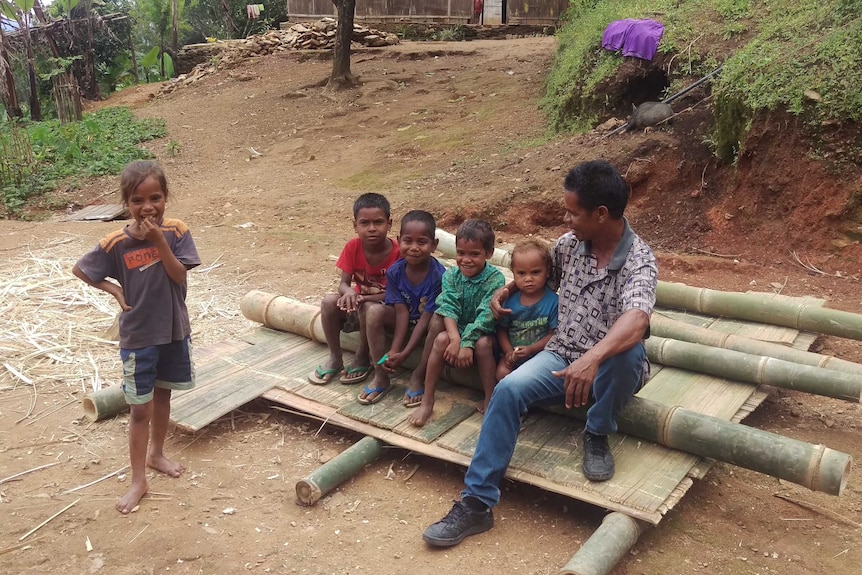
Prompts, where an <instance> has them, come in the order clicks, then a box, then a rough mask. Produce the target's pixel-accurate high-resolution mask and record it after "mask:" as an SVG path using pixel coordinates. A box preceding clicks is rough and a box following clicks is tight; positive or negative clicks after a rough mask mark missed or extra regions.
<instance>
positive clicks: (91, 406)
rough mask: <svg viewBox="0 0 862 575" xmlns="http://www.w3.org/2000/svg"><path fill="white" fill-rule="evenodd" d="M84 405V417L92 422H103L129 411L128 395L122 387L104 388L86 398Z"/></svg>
mask: <svg viewBox="0 0 862 575" xmlns="http://www.w3.org/2000/svg"><path fill="white" fill-rule="evenodd" d="M82 404H83V406H84V415H85V416H87V419H89V420H90V421H101V420H103V419H107V418H109V417H114V416H115V415H117V414H118V413H120V412H122V411H125V410H127V409H129V404H128V403H126V395H125V394H124V393H123V388H122V386H120V385H114V386H111V387H103V388H102V389H100V390H99V391H94V392H93V393H91V394H89V395H87V396H86V397H84V399H83V401H82Z"/></svg>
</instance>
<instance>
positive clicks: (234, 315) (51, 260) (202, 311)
mask: <svg viewBox="0 0 862 575" xmlns="http://www.w3.org/2000/svg"><path fill="white" fill-rule="evenodd" d="M91 247H92V245H90V243H89V241H85V240H83V239H82V238H80V237H78V236H75V235H72V234H64V235H63V236H61V237H59V238H58V239H56V240H54V241H53V242H49V243H48V245H47V246H46V247H45V248H44V249H42V250H40V251H31V252H29V253H26V254H24V255H22V256H19V257H12V258H9V259H6V260H5V262H4V263H0V314H2V317H3V318H4V321H3V322H2V323H0V401H4V400H11V399H13V398H15V397H18V396H19V394H20V392H22V391H24V390H25V389H26V390H27V391H26V393H27V395H29V396H30V397H31V405H30V409H29V410H28V411H27V414H26V415H25V416H24V417H23V418H21V421H23V420H25V419H28V418H31V417H32V416H33V410H34V408H35V405H36V398H37V397H38V398H39V401H40V402H42V401H44V399H45V397H46V394H50V393H52V392H58V391H59V392H62V393H63V394H64V395H67V393H68V392H69V391H73V392H74V391H75V390H81V391H83V392H85V393H86V392H90V391H94V390H96V389H99V388H100V387H103V386H110V385H118V384H119V383H120V379H121V377H122V366H121V364H120V358H119V353H118V343H117V341H113V338H114V337H115V335H114V334H110V328H111V326H112V324H113V322H114V319H115V317H116V315H117V313H118V311H119V308H118V306H117V303H116V301H114V299H113V298H112V297H111V296H109V295H107V294H105V293H104V292H101V291H99V290H96V289H93V288H92V287H90V286H88V285H86V284H84V282H82V281H80V280H78V279H77V278H75V277H74V276H73V275H72V273H71V269H72V266H73V265H74V263H75V261H76V260H77V258H78V257H80V256H81V255H82V254H84V253H85V252H86V251H87V250H89V249H90V248H91ZM218 259H219V258H216V261H215V262H205V263H204V265H203V266H201V267H200V268H198V269H199V270H200V271H198V270H197V269H196V270H192V271H191V272H190V273H189V275H188V281H189V295H188V299H187V305H188V308H189V316H190V318H191V320H192V338H193V340H194V344H195V346H196V347H200V346H201V345H207V344H210V343H213V342H216V341H221V340H224V339H228V338H231V337H235V336H236V335H238V334H240V333H243V332H245V331H248V330H249V329H251V328H252V327H253V326H252V324H251V322H249V321H248V320H245V318H243V316H242V314H241V313H240V310H239V301H240V297H241V296H242V293H243V292H244V291H246V287H245V286H243V285H241V282H238V281H237V280H236V278H234V277H231V275H230V273H229V272H227V271H225V270H224V268H223V267H222V266H221V265H220V264H219V263H218ZM70 388H71V389H70ZM67 397H68V395H67Z"/></svg>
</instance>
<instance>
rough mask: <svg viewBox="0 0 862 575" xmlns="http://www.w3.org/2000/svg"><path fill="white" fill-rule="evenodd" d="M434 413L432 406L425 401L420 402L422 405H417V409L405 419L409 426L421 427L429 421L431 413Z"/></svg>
mask: <svg viewBox="0 0 862 575" xmlns="http://www.w3.org/2000/svg"><path fill="white" fill-rule="evenodd" d="M433 411H434V404H433V403H430V402H428V401H426V400H424V399H423V400H422V403H421V404H419V407H417V408H416V410H415V411H414V412H413V413H412V414H410V417H408V418H407V421H408V422H409V423H410V424H411V425H415V426H416V427H422V426H423V425H425V424H426V423H428V420H429V419H431V413H432V412H433Z"/></svg>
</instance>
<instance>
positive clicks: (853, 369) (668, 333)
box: [650, 311, 862, 375]
mask: <svg viewBox="0 0 862 575" xmlns="http://www.w3.org/2000/svg"><path fill="white" fill-rule="evenodd" d="M650 332H651V334H652V335H654V336H655V335H657V336H660V337H667V338H670V339H678V340H682V341H688V342H691V343H700V344H703V345H710V346H713V347H721V348H724V349H732V350H735V351H742V352H745V353H753V354H757V355H766V356H769V357H774V358H776V359H783V360H785V361H792V362H794V363H801V364H803V365H814V366H817V367H823V368H826V369H834V370H837V371H843V372H846V373H855V374H860V375H862V365H860V364H858V363H853V362H852V361H847V360H844V359H839V358H837V357H833V356H831V355H823V354H819V353H813V352H810V351H805V350H801V349H796V348H793V347H788V346H786V345H781V344H778V343H772V342H770V341H762V340H759V339H753V338H750V337H745V336H741V335H737V334H734V333H724V332H720V331H716V330H714V329H707V328H705V327H700V326H697V325H692V324H688V323H685V322H682V321H677V320H675V319H671V318H669V317H667V316H666V315H663V314H662V313H661V312H658V311H654V312H653V314H652V318H651V319H650Z"/></svg>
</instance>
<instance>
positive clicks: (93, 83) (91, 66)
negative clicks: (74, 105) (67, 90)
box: [84, 1, 102, 100]
mask: <svg viewBox="0 0 862 575" xmlns="http://www.w3.org/2000/svg"><path fill="white" fill-rule="evenodd" d="M84 59H85V60H86V62H87V84H89V85H88V86H87V92H86V94H85V96H86V97H87V99H89V100H101V99H102V95H101V94H100V93H99V78H98V77H97V76H96V49H95V47H94V46H93V3H92V1H91V2H87V56H86V58H84Z"/></svg>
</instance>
